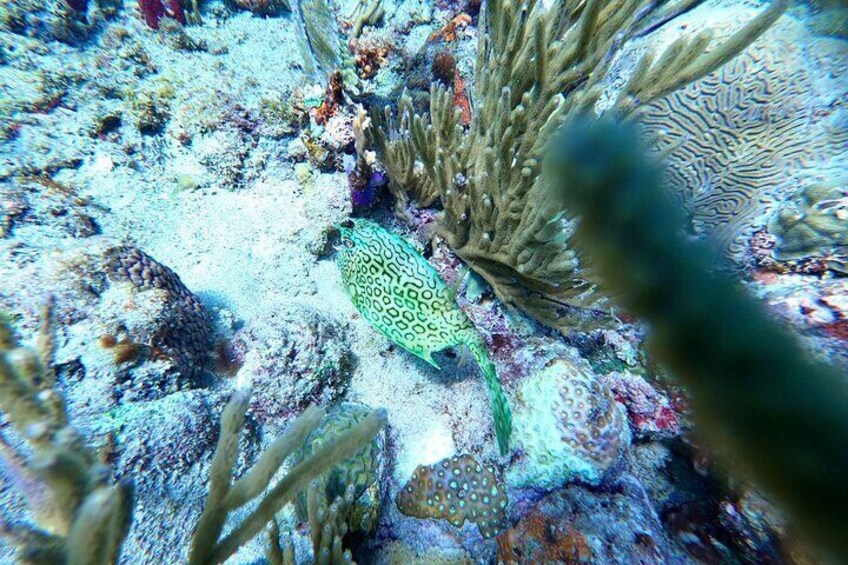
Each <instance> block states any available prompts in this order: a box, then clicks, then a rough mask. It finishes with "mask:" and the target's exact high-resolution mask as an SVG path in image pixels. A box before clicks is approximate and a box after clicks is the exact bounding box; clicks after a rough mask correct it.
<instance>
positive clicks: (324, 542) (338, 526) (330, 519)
mask: <svg viewBox="0 0 848 565" xmlns="http://www.w3.org/2000/svg"><path fill="white" fill-rule="evenodd" d="M324 490H325V487H324V485H323V484H322V481H320V480H315V481H312V483H310V485H309V488H308V489H307V493H306V498H307V508H308V511H309V531H310V534H311V537H312V556H313V557H312V562H313V563H314V564H315V565H348V564H355V562H354V561H353V556H352V555H351V553H350V551H348V550H345V549H344V547H343V546H342V539H343V538H344V536H345V534H347V532H348V521H349V520H348V514H349V513H350V509H351V507H352V506H353V503H354V500H355V498H356V494H355V493H356V488H355V487H354V486H353V485H349V486H348V487H347V489H345V492H344V495H343V496H342V495H340V496H338V497H336V499H335V500H334V501H333V503H332V504H328V503H327V499H326V497H325V496H324ZM268 537H269V546H268V551H267V557H268V561H270V562H271V565H296V564H297V561H296V560H295V552H294V545H293V544H292V542H291V537H290V536H285V537H283V536H281V535H280V529H279V527H278V526H277V523H276V521H272V522H271V527H270V528H269V530H268Z"/></svg>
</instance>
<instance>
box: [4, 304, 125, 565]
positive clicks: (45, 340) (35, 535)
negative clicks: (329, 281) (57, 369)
mask: <svg viewBox="0 0 848 565" xmlns="http://www.w3.org/2000/svg"><path fill="white" fill-rule="evenodd" d="M53 332H54V328H53V320H52V302H48V303H47V304H46V305H45V307H44V312H43V317H42V325H41V330H40V332H39V335H38V346H37V350H34V349H30V348H27V347H22V346H21V345H20V344H19V343H18V341H17V339H16V338H15V336H14V334H13V332H12V329H11V327H10V326H9V325H8V324H7V323H6V322H5V321H0V408H2V409H3V412H4V413H5V414H6V415H7V417H8V418H9V419H10V420H11V422H12V423H13V424H14V425H15V427H16V428H17V430H18V432H19V433H20V435H21V436H22V437H24V438H25V439H26V441H27V442H28V443H29V445H30V446H31V448H32V450H33V453H32V455H31V456H29V457H28V458H27V459H26V460H24V459H23V458H22V457H20V456H19V455H17V454H16V453H15V452H14V450H13V449H12V448H11V446H10V445H8V444H7V442H6V441H5V439H3V438H0V440H2V441H0V458H2V459H4V460H5V461H4V466H6V467H8V468H12V469H14V470H15V473H14V475H17V477H19V479H20V481H19V482H20V483H22V484H20V485H19V486H21V487H23V488H24V491H25V492H26V494H27V502H28V504H29V505H30V510H31V511H32V513H33V516H34V517H35V519H36V522H37V523H38V525H37V526H34V525H30V524H25V523H13V524H5V523H2V524H0V533H2V534H3V535H5V536H7V537H9V538H10V540H11V541H12V543H13V544H15V545H17V546H18V547H19V548H20V554H19V555H20V559H21V560H22V562H25V563H32V564H36V565H42V564H55V563H71V564H77V563H79V564H91V565H105V564H108V563H114V562H116V561H117V558H118V555H119V553H120V550H121V544H122V543H123V541H124V538H125V537H126V534H127V531H128V529H129V525H130V521H131V515H132V498H133V495H132V492H133V491H132V487H131V486H130V485H129V484H110V483H109V480H108V479H109V474H110V473H109V471H108V469H107V468H106V467H105V466H104V465H103V464H101V463H100V462H99V460H98V458H97V457H96V456H95V454H94V453H92V452H91V451H90V450H89V449H88V447H86V445H85V441H84V440H83V438H82V437H81V436H80V434H79V433H78V432H77V431H76V430H75V429H74V428H73V427H71V426H70V425H69V424H68V414H67V411H66V409H65V404H64V402H63V401H62V399H61V397H60V396H59V395H58V394H57V393H56V392H55V391H54V390H53V385H54V381H55V374H54V368H53V354H54V349H55V345H54V335H53ZM14 475H13V476H14Z"/></svg>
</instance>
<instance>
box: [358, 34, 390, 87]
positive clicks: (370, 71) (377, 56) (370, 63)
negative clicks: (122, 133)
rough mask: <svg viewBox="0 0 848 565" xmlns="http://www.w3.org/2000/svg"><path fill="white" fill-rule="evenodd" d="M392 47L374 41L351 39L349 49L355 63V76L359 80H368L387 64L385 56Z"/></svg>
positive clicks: (369, 39)
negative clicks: (357, 76) (356, 75)
mask: <svg viewBox="0 0 848 565" xmlns="http://www.w3.org/2000/svg"><path fill="white" fill-rule="evenodd" d="M391 48H392V46H391V45H389V44H387V43H380V42H378V41H376V40H374V39H371V38H366V39H364V40H363V39H352V40H351V41H350V49H351V51H353V58H354V61H355V63H356V69H357V74H358V75H359V78H361V79H369V78H371V77H373V76H374V75H376V74H377V71H379V70H380V68H381V67H383V66H385V65H386V64H387V63H388V59H387V56H388V54H389V51H390V50H391Z"/></svg>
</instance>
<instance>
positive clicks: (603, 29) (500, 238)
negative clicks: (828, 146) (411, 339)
mask: <svg viewBox="0 0 848 565" xmlns="http://www.w3.org/2000/svg"><path fill="white" fill-rule="evenodd" d="M697 3H698V1H697V0H696V1H695V2H692V1H687V0H682V1H681V2H671V3H664V2H653V1H651V0H589V1H585V2H584V1H583V0H555V1H553V2H551V3H547V4H549V5H548V7H547V8H546V7H545V5H546V3H543V2H537V1H535V0H528V1H525V2H521V3H514V2H511V1H508V0H493V1H491V2H487V3H486V4H485V6H484V9H483V12H482V14H481V23H480V29H479V39H478V50H477V65H476V75H475V81H474V96H473V97H472V99H473V100H474V103H475V108H474V109H473V120H472V122H471V125H470V127H469V128H468V129H467V130H465V129H463V128H462V127H461V125H460V124H459V123H458V116H457V112H456V110H455V109H454V107H453V101H452V97H451V96H450V95H449V94H448V93H447V92H446V91H445V90H443V89H441V88H440V87H438V86H436V87H434V89H433V90H432V93H431V99H430V114H429V117H425V116H419V115H416V114H415V113H414V111H413V108H412V103H411V99H410V98H409V97H408V96H403V97H402V98H401V101H400V104H399V108H398V118H397V119H394V118H393V116H392V114H391V112H390V111H388V110H386V111H385V112H384V113H381V112H375V113H374V116H373V119H374V123H375V126H376V127H375V128H373V137H374V141H375V146H376V148H377V153H378V155H379V156H380V159H381V160H382V161H383V162H384V164H385V166H386V169H387V172H388V173H389V175H390V178H391V183H390V190H391V191H392V192H393V194H394V195H395V196H396V197H397V201H398V209H397V210H398V212H399V214H400V215H402V216H403V215H404V214H405V212H406V208H407V205H408V202H409V199H410V198H411V199H412V200H413V201H414V202H415V203H416V204H418V205H420V206H429V205H431V204H433V203H434V202H435V201H436V200H437V199H441V201H442V205H443V207H444V213H443V214H442V215H441V219H440V222H439V227H438V232H439V234H440V235H442V236H443V237H444V238H445V239H446V240H447V241H448V243H449V244H450V245H451V247H452V248H453V249H454V250H455V251H456V252H457V254H458V255H459V256H460V257H461V258H462V259H463V260H465V261H466V262H467V263H468V264H469V266H470V267H471V268H472V269H474V270H475V271H476V272H477V273H478V274H480V275H481V276H482V277H483V278H485V279H486V280H487V281H488V282H489V283H490V284H491V285H492V287H493V288H494V290H495V292H496V294H497V295H498V297H499V298H501V299H502V300H503V301H504V302H505V303H506V304H508V305H511V306H514V307H517V308H518V309H520V310H523V311H524V312H526V313H528V314H530V315H532V316H533V317H535V318H536V319H538V320H539V321H541V322H543V323H545V324H547V325H550V326H553V327H556V328H559V329H563V330H564V329H567V328H571V327H574V326H575V325H576V326H583V327H587V326H592V325H594V324H595V323H596V322H597V321H598V318H599V315H598V314H599V312H600V310H602V309H603V307H604V300H603V299H602V298H601V297H599V295H598V293H597V292H596V290H595V287H594V286H593V285H592V284H590V283H588V282H587V281H586V277H585V276H584V274H585V273H583V272H581V271H582V267H581V265H580V262H579V259H578V257H577V255H576V254H575V252H574V251H572V250H571V249H570V247H569V244H568V242H569V237H570V232H571V228H572V226H570V225H569V223H568V222H567V221H565V220H564V219H563V216H562V213H561V209H560V208H558V207H557V206H554V205H551V204H550V203H549V202H548V201H547V199H546V197H545V193H546V191H545V190H544V187H545V185H546V180H545V175H543V174H542V168H541V159H542V155H543V152H544V149H545V147H546V146H547V144H548V141H549V140H550V138H551V136H552V135H553V132H554V131H556V129H557V128H558V127H559V125H560V124H561V123H562V122H563V120H565V119H566V117H568V116H570V115H574V114H579V113H584V112H591V111H592V110H593V109H594V108H595V105H596V102H597V101H598V99H599V98H600V96H601V94H602V91H603V85H604V79H605V77H606V76H607V73H608V71H609V68H610V63H611V62H612V60H613V58H614V57H615V55H616V54H617V53H618V52H619V51H621V49H622V47H623V46H624V45H625V44H626V43H627V41H628V40H629V39H631V38H633V37H635V36H636V35H637V34H640V33H643V32H644V31H645V30H646V29H652V28H653V27H656V26H657V25H659V24H660V23H661V22H663V21H665V20H667V19H668V18H670V17H671V16H673V15H674V14H675V13H678V12H680V11H681V10H682V9H689V8H691V7H692V5H693V4H697ZM786 5H787V2H786V1H785V0H777V1H776V2H775V3H773V4H772V5H771V6H770V7H769V8H767V9H766V10H765V11H764V12H762V13H761V14H760V15H758V16H756V17H755V18H753V19H752V20H751V21H750V22H748V23H747V24H745V25H744V26H742V27H741V29H739V30H738V31H737V32H735V33H734V34H732V35H731V36H729V37H728V38H727V39H726V40H725V41H723V42H721V43H719V44H718V45H714V44H713V43H714V42H713V41H712V40H711V36H710V34H709V33H702V34H697V35H694V36H692V37H689V36H683V37H681V38H680V39H678V40H677V41H676V42H674V43H673V44H672V45H671V46H670V47H669V48H667V49H666V50H665V51H664V52H663V53H662V54H661V55H660V56H659V57H654V56H653V55H652V54H646V55H645V56H643V58H642V59H641V60H640V61H639V62H638V63H637V65H636V68H635V72H634V73H633V74H632V76H631V77H630V79H629V81H628V82H627V83H626V84H625V85H624V86H623V88H622V89H621V90H620V92H619V95H618V96H617V97H616V98H615V100H613V101H612V104H611V111H613V112H615V113H617V114H618V115H620V116H621V117H628V116H631V115H632V114H633V113H634V111H635V110H636V109H638V108H639V107H640V106H641V105H643V104H645V103H648V102H650V101H652V100H654V99H657V98H659V97H662V96H665V95H667V94H669V93H671V92H673V91H675V90H677V89H679V88H681V87H683V86H685V85H686V84H688V83H690V82H692V81H694V80H696V79H698V78H700V77H702V76H704V75H706V74H708V73H710V72H712V71H714V70H716V69H717V68H719V67H720V66H721V65H723V64H725V63H726V62H728V61H729V60H730V59H732V58H733V57H734V56H735V55H737V54H738V53H739V52H741V51H742V50H743V49H744V48H745V47H747V46H748V45H749V44H750V43H751V42H752V41H753V40H754V39H756V38H757V37H758V36H759V35H760V34H761V33H762V32H763V31H765V30H766V29H767V28H768V27H769V26H770V25H771V24H772V23H773V22H774V21H775V20H776V19H777V18H778V17H779V16H780V15H781V14H782V13H783V11H784V10H785V9H786ZM575 307H577V309H575ZM578 309H579V310H578ZM587 310H588V311H590V312H592V311H594V312H593V314H592V315H585V311H587ZM601 317H602V316H601Z"/></svg>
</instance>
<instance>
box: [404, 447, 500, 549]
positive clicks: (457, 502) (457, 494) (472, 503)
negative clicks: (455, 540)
mask: <svg viewBox="0 0 848 565" xmlns="http://www.w3.org/2000/svg"><path fill="white" fill-rule="evenodd" d="M508 503H509V500H508V499H507V496H506V490H505V489H504V486H503V483H502V481H501V480H500V478H499V477H498V475H497V474H496V472H495V468H494V467H493V466H491V465H485V466H484V465H480V464H479V463H477V461H476V460H475V459H474V458H473V457H471V456H470V455H457V456H454V457H450V458H448V459H444V460H442V461H440V462H438V463H435V464H434V465H430V466H425V465H420V466H419V467H418V468H417V469H416V470H415V473H413V474H412V479H410V481H409V482H408V483H407V484H406V486H404V487H403V490H402V491H401V493H400V494H399V495H398V498H397V505H398V509H399V510H400V511H401V512H402V513H404V514H406V515H407V516H414V517H415V518H437V519H439V518H440V519H444V520H447V521H448V522H450V523H451V524H452V525H453V526H455V527H457V528H459V527H461V526H462V524H464V523H465V521H466V520H468V521H469V522H473V523H476V524H477V529H479V530H480V534H482V536H483V537H484V538H492V537H494V536H496V535H498V534H499V533H501V532H502V531H503V530H504V528H505V527H506V507H507V504H508Z"/></svg>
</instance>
